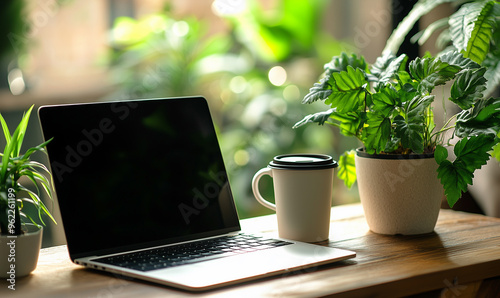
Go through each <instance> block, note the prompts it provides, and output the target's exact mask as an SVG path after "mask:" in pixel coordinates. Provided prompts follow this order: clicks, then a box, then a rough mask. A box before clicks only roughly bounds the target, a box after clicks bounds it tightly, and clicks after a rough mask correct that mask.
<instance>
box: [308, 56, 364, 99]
mask: <svg viewBox="0 0 500 298" xmlns="http://www.w3.org/2000/svg"><path fill="white" fill-rule="evenodd" d="M324 67H325V73H324V77H323V78H321V79H320V81H319V82H318V83H315V84H314V85H313V87H312V88H311V89H309V93H308V94H306V96H305V97H304V99H303V100H302V103H313V102H315V101H317V100H324V99H326V98H328V97H329V96H330V94H332V92H333V90H332V86H333V85H334V84H335V80H334V77H333V74H335V73H340V72H342V71H348V67H351V68H354V69H358V68H359V69H361V70H362V71H365V72H366V70H367V69H368V64H367V63H366V61H365V58H363V56H357V55H355V54H352V55H350V56H348V55H347V54H346V53H342V54H341V55H340V56H334V57H333V58H332V60H331V61H330V62H328V63H327V64H325V66H324Z"/></svg>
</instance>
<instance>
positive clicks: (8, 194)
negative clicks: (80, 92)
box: [0, 106, 55, 284]
mask: <svg viewBox="0 0 500 298" xmlns="http://www.w3.org/2000/svg"><path fill="white" fill-rule="evenodd" d="M32 109H33V106H31V108H30V109H29V110H28V111H27V112H26V113H25V114H24V116H23V117H22V120H21V122H20V123H19V125H18V126H17V128H16V130H15V131H14V133H13V134H12V135H11V134H10V131H9V128H8V127H7V123H6V122H5V120H4V118H3V116H2V115H1V114H0V122H1V124H2V129H3V133H4V136H5V140H6V145H5V149H4V152H3V154H0V155H1V164H0V276H1V277H7V278H8V280H10V282H11V284H12V283H14V284H15V278H16V277H21V276H25V275H28V274H29V273H30V272H31V271H33V270H34V269H35V268H36V263H37V260H38V253H39V251H40V247H41V239H42V226H41V225H39V224H38V223H37V222H36V221H35V220H34V219H33V218H32V217H31V216H29V215H28V214H27V213H25V212H23V208H24V207H26V206H27V205H32V206H34V207H35V208H36V209H37V210H38V218H39V220H40V222H41V223H42V224H43V225H45V222H44V221H43V218H42V217H43V215H46V216H48V217H49V218H50V219H51V220H52V221H54V223H55V220H54V218H53V217H52V215H51V214H50V212H49V210H48V209H47V207H46V206H45V204H44V203H43V202H42V200H41V198H40V193H41V191H40V187H41V188H42V189H43V191H44V192H45V193H46V194H47V195H48V197H49V198H50V199H52V194H53V192H52V183H51V174H50V172H49V171H48V169H47V168H46V167H45V166H44V165H43V164H42V163H39V162H37V161H34V160H31V156H32V154H33V153H35V152H37V151H42V152H44V150H45V149H44V148H45V145H46V144H47V143H48V142H50V140H49V141H47V142H44V143H42V144H40V145H38V146H36V147H32V148H30V149H28V150H27V151H26V152H25V153H24V154H21V146H22V144H23V139H24V136H25V133H26V128H27V126H28V121H29V117H30V114H31V111H32ZM22 179H25V182H24V181H21V180H22ZM21 182H22V183H23V184H21ZM30 184H31V185H32V186H34V187H35V188H36V190H35V191H33V190H31V189H28V188H27V186H28V185H30Z"/></svg>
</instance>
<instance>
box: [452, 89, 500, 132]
mask: <svg viewBox="0 0 500 298" xmlns="http://www.w3.org/2000/svg"><path fill="white" fill-rule="evenodd" d="M499 130H500V98H493V97H492V98H489V99H484V98H481V99H479V100H478V101H477V102H476V104H475V105H474V107H473V108H472V109H468V110H465V111H462V112H460V114H459V115H458V117H457V121H456V128H455V134H456V135H457V136H458V137H461V138H463V137H468V136H474V135H481V134H491V135H493V136H494V135H496V134H497V133H498V131H499Z"/></svg>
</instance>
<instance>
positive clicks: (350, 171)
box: [337, 150, 357, 188]
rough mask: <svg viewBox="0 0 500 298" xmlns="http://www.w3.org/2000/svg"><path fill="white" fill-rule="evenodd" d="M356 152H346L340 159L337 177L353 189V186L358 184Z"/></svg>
mask: <svg viewBox="0 0 500 298" xmlns="http://www.w3.org/2000/svg"><path fill="white" fill-rule="evenodd" d="M355 154H356V153H355V152H354V150H351V151H347V152H344V154H342V155H341V156H340V157H339V167H338V172H337V177H339V178H340V179H342V180H343V181H344V184H345V185H346V186H347V187H349V188H351V186H352V185H353V184H354V182H356V179H357V176H356V166H355V162H354V156H355Z"/></svg>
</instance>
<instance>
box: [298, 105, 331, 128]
mask: <svg viewBox="0 0 500 298" xmlns="http://www.w3.org/2000/svg"><path fill="white" fill-rule="evenodd" d="M334 112H335V109H329V110H327V111H323V112H318V113H315V114H310V115H307V116H305V117H304V118H303V119H302V120H300V121H299V122H297V123H295V125H294V126H293V128H297V127H300V126H302V125H304V124H307V123H318V124H319V125H323V124H324V123H325V121H326V120H328V118H329V117H330V115H331V114H333V113H334Z"/></svg>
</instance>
